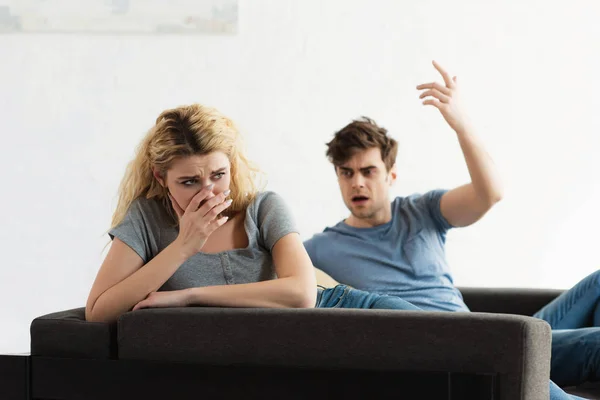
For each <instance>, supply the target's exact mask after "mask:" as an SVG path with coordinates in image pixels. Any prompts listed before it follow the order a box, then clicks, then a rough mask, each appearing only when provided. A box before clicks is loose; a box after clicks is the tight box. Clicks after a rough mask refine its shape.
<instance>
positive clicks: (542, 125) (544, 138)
mask: <svg viewBox="0 0 600 400" xmlns="http://www.w3.org/2000/svg"><path fill="white" fill-rule="evenodd" d="M240 3H241V4H240V27H239V34H238V35H237V36H225V37H224V36H123V37H119V36H85V35H34V34H27V35H5V36H0V87H1V88H2V90H1V91H0V121H1V122H2V125H1V128H0V132H1V135H2V142H1V143H2V144H1V146H2V156H1V157H0V170H1V171H2V173H3V180H2V181H3V182H2V187H3V188H2V191H1V196H0V221H1V223H2V229H1V230H0V243H1V245H0V246H1V257H2V258H1V261H0V263H1V265H2V267H1V268H0V304H2V306H1V307H2V329H0V352H16V351H28V348H29V334H28V329H29V323H30V321H31V320H32V319H33V318H34V317H36V316H38V315H41V314H44V313H49V312H53V311H56V310H61V309H66V308H72V307H79V306H83V305H84V304H85V300H86V297H87V294H88V290H89V288H90V286H91V284H92V281H93V279H94V277H95V274H96V271H97V269H98V267H99V265H100V262H101V260H102V251H103V246H104V245H105V244H106V243H107V236H106V235H105V234H104V232H105V230H106V229H107V228H108V224H109V221H110V216H111V213H112V210H113V207H114V205H115V194H116V188H117V185H118V183H119V180H120V178H121V176H122V173H123V169H124V167H125V164H126V162H127V161H128V160H129V159H130V157H131V156H132V154H133V148H134V147H135V145H136V144H137V143H138V141H139V140H140V138H141V137H142V135H143V134H144V133H145V131H146V130H147V129H148V128H149V127H150V126H151V125H152V124H153V121H154V119H155V118H156V116H157V115H158V114H159V112H160V111H161V110H163V109H165V108H168V107H172V106H176V105H181V104H186V103H190V102H202V103H205V104H209V105H213V106H215V107H217V108H219V109H221V110H222V111H223V112H225V113H226V114H228V115H229V116H231V117H232V118H233V119H234V120H236V121H237V122H238V124H239V126H240V127H241V129H242V130H243V133H244V134H245V137H246V140H247V142H248V148H249V152H250V155H251V157H252V158H253V159H254V160H255V161H257V162H258V163H259V164H260V165H261V166H262V167H263V169H264V170H265V171H266V172H268V174H269V188H270V189H272V190H276V191H278V192H280V193H281V194H282V195H283V196H284V197H285V198H286V199H287V201H288V202H289V204H290V205H291V207H292V209H293V210H294V212H295V215H296V218H297V220H298V222H299V226H300V228H301V230H302V234H303V237H304V238H307V237H309V236H310V235H311V234H312V233H314V232H317V231H320V230H322V229H323V228H324V227H325V226H326V225H328V224H333V223H335V222H337V220H339V219H340V218H342V217H344V216H345V215H346V210H345V208H344V206H343V203H342V201H341V199H340V196H339V194H338V189H337V186H336V181H335V177H334V174H333V172H332V169H331V167H330V165H329V164H328V163H327V161H326V160H325V156H324V150H325V146H324V143H325V142H326V141H327V140H329V138H330V137H331V135H332V134H333V132H334V131H335V130H336V129H339V128H340V127H342V126H343V125H345V124H346V123H347V122H349V121H350V120H351V119H352V118H354V117H358V116H360V115H368V116H371V117H373V118H375V120H376V121H378V122H379V123H380V124H382V125H384V126H385V127H387V128H388V129H389V130H390V131H391V132H392V133H393V136H395V137H396V138H397V139H398V140H399V141H400V144H401V149H400V154H399V159H398V162H399V170H400V179H399V182H398V185H397V187H396V189H395V191H394V194H396V195H401V194H409V193H413V192H419V191H425V190H428V189H432V188H437V187H446V188H451V187H454V186H457V185H459V184H462V183H464V182H466V180H467V179H468V174H467V170H466V167H465V164H464V161H463V159H462V155H461V153H460V149H459V147H458V144H457V142H456V139H455V136H454V134H453V132H452V131H451V130H450V129H449V128H448V127H447V126H446V125H445V123H444V122H443V119H442V117H441V116H440V115H439V114H438V112H437V111H436V110H435V109H433V108H423V106H421V104H420V101H419V100H418V92H417V91H416V90H415V86H416V85H417V84H418V83H422V82H425V81H429V80H432V79H437V78H438V77H437V76H436V73H435V71H434V70H433V68H432V67H431V64H430V61H431V60H432V59H434V58H435V59H436V60H438V61H439V62H440V63H442V65H444V66H446V67H447V69H449V70H450V72H452V73H454V74H456V75H458V77H459V79H460V80H461V82H462V84H463V87H464V92H465V93H464V94H465V97H466V100H467V106H468V109H469V110H470V115H471V118H472V119H473V120H474V121H475V124H476V126H477V127H478V129H479V133H480V135H481V137H482V138H483V140H484V141H485V142H486V144H487V147H488V150H489V152H490V153H491V155H492V157H493V158H494V159H495V161H496V163H497V165H498V167H499V169H500V171H501V173H502V175H503V177H504V179H505V184H506V197H505V200H504V201H503V202H502V203H501V204H499V205H498V206H497V208H495V209H494V210H493V211H492V212H491V213H490V214H489V215H488V216H487V217H486V218H485V219H484V220H482V221H481V222H480V223H478V224H477V225H476V226H473V227H470V228H467V229H463V230H455V231H452V232H451V234H450V235H449V238H448V258H449V260H450V263H451V265H452V267H453V269H454V272H455V277H456V283H457V284H459V285H478V286H524V287H558V288H566V287H569V286H571V285H573V284H574V283H576V282H577V281H578V280H579V279H580V278H582V277H583V276H585V275H586V274H588V273H590V272H592V271H594V270H595V269H596V268H597V267H598V266H599V265H600V260H598V257H597V256H596V253H597V247H598V244H597V241H598V238H599V235H598V232H597V227H598V226H599V225H600V211H599V209H598V204H600V176H598V171H600V168H599V167H600V157H598V151H599V149H600V139H599V137H600V122H599V117H598V115H599V113H598V112H597V109H598V108H599V106H600V100H599V99H600V96H598V94H599V93H600V79H598V71H599V70H600V56H599V55H598V54H600V52H599V50H600V48H599V45H598V43H600V25H599V24H597V21H596V20H597V17H598V15H599V12H600V6H598V5H597V2H595V1H594V0H588V1H571V2H570V3H569V4H568V5H567V3H565V2H551V1H540V0H529V1H527V2H520V1H516V0H513V1H508V2H478V1H475V0H473V1H467V0H460V1H452V2H446V1H443V0H431V1H419V2H400V1H397V0H390V1H368V0H353V1H349V0H335V1H333V0H332V1H318V0H311V1H305V0H302V1H301V0H296V1H293V0H285V1H283V0H279V1H274V0H273V1H266V0H263V1H258V0H252V1H250V0H246V1H241V2H240Z"/></svg>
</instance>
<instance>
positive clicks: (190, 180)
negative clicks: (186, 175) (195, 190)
mask: <svg viewBox="0 0 600 400" xmlns="http://www.w3.org/2000/svg"><path fill="white" fill-rule="evenodd" d="M196 183H198V181H197V180H195V179H189V180H187V181H183V182H181V184H182V185H183V186H192V185H195V184H196Z"/></svg>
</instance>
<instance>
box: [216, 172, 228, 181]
mask: <svg viewBox="0 0 600 400" xmlns="http://www.w3.org/2000/svg"><path fill="white" fill-rule="evenodd" d="M224 175H225V172H220V173H218V174H215V175H213V179H215V180H217V179H221V178H222V177H223V176H224Z"/></svg>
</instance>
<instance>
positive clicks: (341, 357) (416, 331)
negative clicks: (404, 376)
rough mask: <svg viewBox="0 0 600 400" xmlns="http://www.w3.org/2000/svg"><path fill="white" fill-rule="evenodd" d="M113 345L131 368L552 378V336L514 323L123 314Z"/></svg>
mask: <svg viewBox="0 0 600 400" xmlns="http://www.w3.org/2000/svg"><path fill="white" fill-rule="evenodd" d="M118 346H119V358H120V359H130V360H156V361H173V362H194V363H202V364H208V365H263V366H295V367H320V368H338V367H342V368H360V369H379V370H381V369H396V370H411V371H419V370H424V371H454V372H490V373H495V372H496V373H505V372H506V373H508V372H515V371H517V370H519V371H521V370H522V368H523V365H524V364H523V363H527V364H529V363H537V362H540V363H541V364H543V366H542V367H541V370H542V371H546V370H549V362H548V359H547V358H548V356H549V348H550V329H549V326H548V324H547V323H545V322H543V321H541V320H536V319H533V318H530V317H522V316H514V315H493V314H478V313H447V312H411V311H397V310H354V309H352V310H350V309H304V310H302V309H231V308H228V309H226V308H202V307H188V308H170V309H169V308H166V309H143V310H137V311H135V312H130V313H126V314H124V315H123V316H121V317H120V319H119V321H118ZM530 352H531V353H530ZM529 354H533V355H535V357H533V358H532V357H530V356H529ZM523 357H527V358H526V359H523ZM546 364H548V365H546ZM534 369H535V368H534ZM546 372H547V371H546Z"/></svg>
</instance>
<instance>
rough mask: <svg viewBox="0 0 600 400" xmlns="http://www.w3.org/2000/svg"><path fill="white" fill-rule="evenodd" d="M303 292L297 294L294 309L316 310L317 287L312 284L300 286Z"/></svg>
mask: <svg viewBox="0 0 600 400" xmlns="http://www.w3.org/2000/svg"><path fill="white" fill-rule="evenodd" d="M298 287H299V288H301V290H299V291H298V292H297V293H296V296H294V297H295V302H294V303H295V304H294V306H293V307H294V308H314V307H315V305H316V303H317V285H316V284H314V285H311V284H310V283H307V284H304V285H298Z"/></svg>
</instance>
